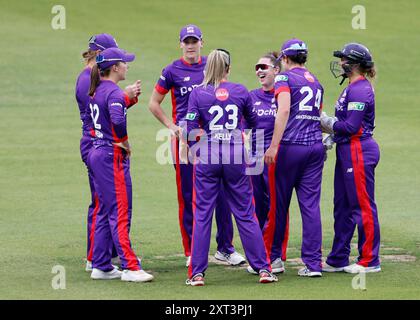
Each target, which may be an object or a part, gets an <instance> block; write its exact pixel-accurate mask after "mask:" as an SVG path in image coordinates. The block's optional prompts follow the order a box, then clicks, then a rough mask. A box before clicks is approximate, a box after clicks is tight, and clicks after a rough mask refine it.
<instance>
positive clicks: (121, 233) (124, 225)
mask: <svg viewBox="0 0 420 320" xmlns="http://www.w3.org/2000/svg"><path fill="white" fill-rule="evenodd" d="M114 185H115V197H116V200H117V210H118V215H117V234H118V242H119V244H120V246H121V249H122V251H123V254H124V257H125V259H126V260H127V268H128V269H129V270H133V271H136V270H140V266H139V261H138V260H137V256H136V254H135V253H134V251H133V249H132V248H131V242H130V237H129V235H128V226H129V216H128V196H127V185H126V183H125V176H124V167H123V155H122V150H121V148H119V147H116V146H115V147H114Z"/></svg>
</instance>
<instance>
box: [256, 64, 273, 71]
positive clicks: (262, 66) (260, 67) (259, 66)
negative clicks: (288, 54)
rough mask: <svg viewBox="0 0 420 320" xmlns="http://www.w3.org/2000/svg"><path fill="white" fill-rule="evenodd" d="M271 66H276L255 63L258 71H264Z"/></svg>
mask: <svg viewBox="0 0 420 320" xmlns="http://www.w3.org/2000/svg"><path fill="white" fill-rule="evenodd" d="M269 67H272V68H274V66H273V65H272V64H265V63H258V64H256V65H255V71H258V70H260V69H261V70H263V71H264V70H268V68H269Z"/></svg>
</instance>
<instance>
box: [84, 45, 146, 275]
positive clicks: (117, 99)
mask: <svg viewBox="0 0 420 320" xmlns="http://www.w3.org/2000/svg"><path fill="white" fill-rule="evenodd" d="M134 59H135V56H134V54H128V53H126V52H125V51H123V50H120V49H118V48H109V49H106V50H104V51H102V52H101V53H100V54H99V55H98V56H97V57H96V63H97V64H96V65H95V66H94V67H93V69H92V72H91V85H90V89H89V96H90V101H89V108H90V115H91V117H92V120H93V127H94V128H95V139H94V141H93V147H92V149H91V151H90V152H89V155H88V163H89V168H90V169H91V170H92V173H93V181H94V184H95V190H96V192H97V193H98V197H99V200H100V202H101V207H100V209H99V211H98V213H97V217H96V226H95V241H94V243H93V257H92V267H93V270H92V274H91V278H92V279H104V280H107V279H115V278H121V280H122V281H134V282H146V281H151V280H152V279H153V276H152V275H150V274H148V273H146V272H145V271H144V270H142V268H141V263H140V260H139V259H138V258H137V256H136V254H135V253H134V251H133V249H132V247H131V242H130V237H129V230H130V221H131V210H132V185H131V176H130V160H129V157H130V154H131V149H130V145H129V143H128V136H127V122H126V115H127V103H126V99H125V96H124V92H123V91H122V90H121V89H120V88H119V87H118V82H120V81H121V80H124V79H125V76H126V73H127V69H128V65H127V62H131V61H133V60H134ZM112 244H114V246H115V248H116V249H117V253H118V256H119V258H120V260H121V267H122V269H123V272H121V271H119V270H118V269H116V268H114V267H113V266H112V264H111V249H112Z"/></svg>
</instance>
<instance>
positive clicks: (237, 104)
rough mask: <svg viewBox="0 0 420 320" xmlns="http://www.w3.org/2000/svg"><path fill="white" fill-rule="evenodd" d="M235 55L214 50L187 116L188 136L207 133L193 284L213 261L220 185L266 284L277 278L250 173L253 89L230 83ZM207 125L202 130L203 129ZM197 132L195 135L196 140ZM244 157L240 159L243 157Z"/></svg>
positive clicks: (198, 186)
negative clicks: (247, 144)
mask: <svg viewBox="0 0 420 320" xmlns="http://www.w3.org/2000/svg"><path fill="white" fill-rule="evenodd" d="M229 69H230V55H229V53H228V52H227V51H225V50H222V49H217V50H213V51H212V52H211V53H210V55H209V57H208V61H207V65H206V69H205V78H204V81H203V84H202V85H201V86H199V87H197V88H196V89H194V91H193V92H192V93H191V95H190V98H189V102H188V113H187V114H186V117H185V119H186V122H187V124H186V125H187V132H188V134H189V136H188V140H189V141H195V138H196V137H195V134H196V133H197V132H201V130H203V131H204V134H203V135H202V136H201V138H200V141H199V142H198V143H197V144H196V145H195V146H197V145H199V146H201V147H200V150H199V155H198V158H196V161H194V169H193V201H192V204H193V218H194V223H193V233H192V244H191V247H192V249H191V263H190V266H189V268H188V280H187V281H186V284H187V285H192V286H202V285H204V272H205V271H206V269H207V265H208V252H209V247H210V236H211V225H212V217H213V210H214V207H215V206H216V201H217V197H218V195H219V191H220V185H221V184H223V189H224V196H225V199H226V202H227V204H228V206H229V208H230V209H231V211H232V213H233V215H234V216H235V219H236V223H237V226H238V230H239V235H240V237H241V240H242V245H243V247H244V250H245V254H246V257H247V259H248V261H249V263H250V265H251V266H252V268H253V269H254V270H257V271H258V272H259V275H260V280H259V281H260V282H261V283H268V282H274V281H277V277H276V276H275V275H273V274H272V273H271V267H270V261H269V258H268V256H267V253H266V251H265V247H264V241H263V237H262V233H261V230H260V228H259V226H258V220H257V218H256V216H255V208H254V204H253V197H252V184H251V179H250V178H249V176H247V175H246V167H247V165H246V163H245V148H244V142H243V136H242V125H241V121H242V118H245V120H246V121H247V123H248V124H249V125H250V126H251V128H255V122H256V115H255V113H253V112H252V101H251V98H250V96H249V93H248V91H247V89H246V88H245V87H244V86H243V85H240V84H235V83H231V82H228V81H227V77H228V73H229ZM200 128H201V130H200ZM191 136H192V137H193V139H191ZM238 160H239V161H238Z"/></svg>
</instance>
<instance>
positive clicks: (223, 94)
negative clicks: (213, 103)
mask: <svg viewBox="0 0 420 320" xmlns="http://www.w3.org/2000/svg"><path fill="white" fill-rule="evenodd" d="M228 98H229V92H228V91H227V90H226V89H225V88H219V89H217V90H216V99H217V100H219V101H226V100H227V99H228Z"/></svg>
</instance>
